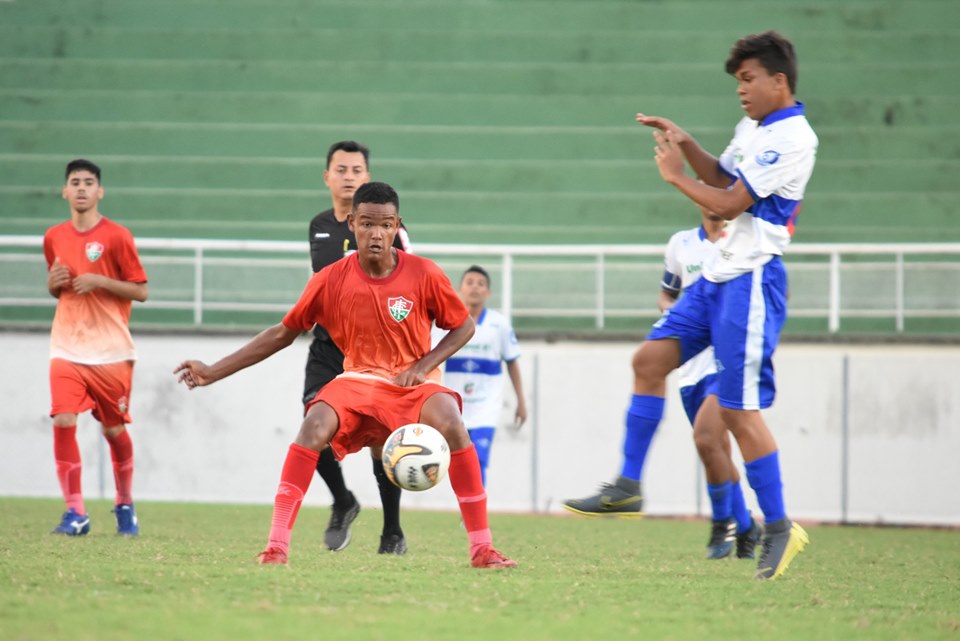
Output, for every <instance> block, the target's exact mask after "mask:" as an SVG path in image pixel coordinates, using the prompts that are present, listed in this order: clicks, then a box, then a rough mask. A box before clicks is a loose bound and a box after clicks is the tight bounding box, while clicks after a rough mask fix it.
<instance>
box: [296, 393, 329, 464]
mask: <svg viewBox="0 0 960 641" xmlns="http://www.w3.org/2000/svg"><path fill="white" fill-rule="evenodd" d="M339 424H340V421H339V419H338V417H337V413H336V412H335V411H334V410H333V408H332V407H330V406H329V405H327V404H326V403H317V404H316V405H312V406H311V407H310V410H309V411H308V412H307V415H306V416H305V417H304V419H303V423H301V424H300V433H299V434H297V440H296V443H297V445H300V446H302V447H306V448H309V449H311V450H316V451H317V452H319V451H320V450H322V449H323V448H324V447H326V446H327V444H328V443H330V441H331V440H332V439H333V435H334V434H336V432H337V427H339Z"/></svg>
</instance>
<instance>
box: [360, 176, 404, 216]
mask: <svg viewBox="0 0 960 641" xmlns="http://www.w3.org/2000/svg"><path fill="white" fill-rule="evenodd" d="M363 203H367V204H368V205H386V204H387V203H393V206H394V207H396V208H397V213H400V196H398V195H397V192H396V190H394V188H393V187H391V186H390V185H388V184H387V183H378V182H370V183H364V184H363V185H360V188H359V189H357V191H355V192H353V209H354V211H356V209H357V207H359V206H360V205H362V204H363Z"/></svg>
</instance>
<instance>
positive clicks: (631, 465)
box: [620, 394, 664, 481]
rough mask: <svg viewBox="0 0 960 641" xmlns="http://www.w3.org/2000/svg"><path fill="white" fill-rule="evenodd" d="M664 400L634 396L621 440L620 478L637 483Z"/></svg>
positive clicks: (660, 416)
mask: <svg viewBox="0 0 960 641" xmlns="http://www.w3.org/2000/svg"><path fill="white" fill-rule="evenodd" d="M663 405H664V399H663V398H662V397H660V396H646V395H643V394H634V395H633V396H632V397H631V399H630V409H628V410H627V433H626V435H625V436H624V438H623V469H622V470H621V471H620V475H621V476H625V477H627V478H628V479H633V480H634V481H639V480H640V476H641V475H642V474H643V462H644V460H645V459H646V458H647V450H649V449H650V442H651V441H653V435H654V433H655V432H656V431H657V426H658V425H660V419H662V418H663Z"/></svg>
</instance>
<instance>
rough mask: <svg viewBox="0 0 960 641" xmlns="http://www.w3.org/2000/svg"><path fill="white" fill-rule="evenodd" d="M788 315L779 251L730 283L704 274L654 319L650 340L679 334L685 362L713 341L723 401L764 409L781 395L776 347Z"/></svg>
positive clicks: (743, 407)
mask: <svg viewBox="0 0 960 641" xmlns="http://www.w3.org/2000/svg"><path fill="white" fill-rule="evenodd" d="M786 318H787V270H786V268H785V267H784V266H783V262H782V261H781V260H780V257H779V256H775V257H774V258H773V259H772V260H771V261H770V262H769V263H767V264H766V265H763V266H762V267H757V268H755V269H754V270H753V271H751V272H748V273H746V274H743V275H741V276H738V277H736V278H734V279H733V280H729V281H727V282H725V283H713V282H710V281H708V280H707V279H705V278H701V279H699V280H698V281H696V282H695V283H694V284H693V285H691V286H690V287H688V288H687V289H685V290H684V292H683V296H681V297H680V300H678V301H677V304H676V305H674V306H673V307H672V308H670V309H669V310H668V311H667V313H666V314H664V315H663V317H661V318H660V320H658V321H657V322H656V323H655V324H654V325H653V330H651V332H650V333H649V334H648V335H647V340H660V339H665V338H672V339H676V340H678V341H679V342H680V359H681V363H686V362H687V361H688V360H690V359H691V358H693V357H694V356H696V355H697V354H699V353H700V352H701V351H703V350H704V348H706V347H707V346H708V345H713V349H714V352H715V354H716V359H717V369H718V380H717V390H716V393H717V396H718V398H719V400H720V405H721V406H723V407H728V408H731V409H739V410H759V409H765V408H767V407H770V405H771V404H772V403H773V398H774V396H776V391H777V388H776V383H775V382H774V375H773V352H774V350H775V349H776V348H777V343H778V342H779V340H780V330H781V329H782V328H783V323H784V321H786Z"/></svg>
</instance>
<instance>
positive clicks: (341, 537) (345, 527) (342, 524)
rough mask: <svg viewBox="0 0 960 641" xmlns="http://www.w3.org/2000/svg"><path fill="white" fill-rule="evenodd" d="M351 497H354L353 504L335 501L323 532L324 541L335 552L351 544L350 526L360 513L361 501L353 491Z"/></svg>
mask: <svg viewBox="0 0 960 641" xmlns="http://www.w3.org/2000/svg"><path fill="white" fill-rule="evenodd" d="M350 498H351V499H353V503H352V504H350V505H347V506H340V505H337V504H336V503H334V504H333V507H332V508H331V509H330V522H329V523H328V524H327V530H326V531H325V532H324V533H323V543H324V544H325V545H326V546H327V548H329V549H330V550H332V551H334V552H339V551H340V550H342V549H344V548H345V547H347V546H348V545H350V526H351V525H353V522H354V521H355V520H357V515H358V514H360V502H359V501H357V497H355V496H354V495H353V492H351V493H350Z"/></svg>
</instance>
